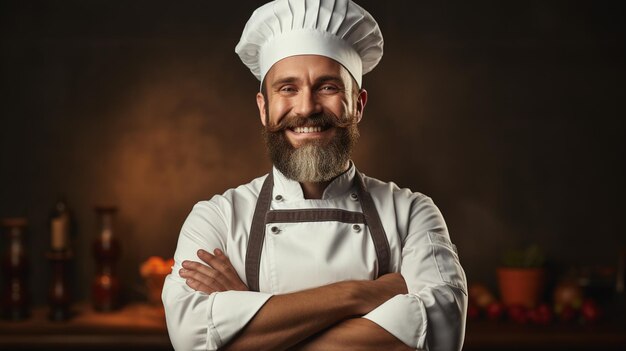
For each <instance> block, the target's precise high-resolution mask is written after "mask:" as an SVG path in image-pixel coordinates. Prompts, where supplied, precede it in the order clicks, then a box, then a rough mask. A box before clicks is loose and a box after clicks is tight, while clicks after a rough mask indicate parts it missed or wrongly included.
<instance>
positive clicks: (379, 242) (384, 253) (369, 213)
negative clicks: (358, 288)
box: [355, 170, 391, 277]
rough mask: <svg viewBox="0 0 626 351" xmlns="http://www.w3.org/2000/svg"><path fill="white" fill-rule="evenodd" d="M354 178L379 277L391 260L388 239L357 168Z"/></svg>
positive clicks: (384, 272)
mask: <svg viewBox="0 0 626 351" xmlns="http://www.w3.org/2000/svg"><path fill="white" fill-rule="evenodd" d="M355 179H356V183H357V193H358V195H359V199H361V208H362V209H363V215H365V222H366V223H367V226H368V227H369V230H370V235H371V236H372V241H373V242H374V249H375V250H376V258H377V261H378V274H377V277H380V276H383V275H385V274H387V273H389V261H390V260H391V249H390V248H389V240H387V234H386V233H385V228H383V223H382V222H381V221H380V217H379V216H378V211H376V205H375V204H374V200H373V199H372V195H371V194H370V193H369V192H368V191H367V188H366V186H365V181H364V180H363V175H362V174H361V172H359V171H358V170H356V177H355Z"/></svg>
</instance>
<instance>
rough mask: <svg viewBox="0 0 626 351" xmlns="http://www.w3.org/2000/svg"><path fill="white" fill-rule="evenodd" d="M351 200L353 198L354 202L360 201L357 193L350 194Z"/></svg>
mask: <svg viewBox="0 0 626 351" xmlns="http://www.w3.org/2000/svg"><path fill="white" fill-rule="evenodd" d="M350 198H351V199H352V200H354V201H356V200H358V199H359V197H358V196H357V194H356V193H352V194H350Z"/></svg>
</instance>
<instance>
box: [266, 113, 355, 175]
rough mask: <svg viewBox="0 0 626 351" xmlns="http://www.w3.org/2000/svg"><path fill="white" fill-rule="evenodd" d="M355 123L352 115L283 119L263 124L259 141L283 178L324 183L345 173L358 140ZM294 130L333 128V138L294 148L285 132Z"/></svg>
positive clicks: (308, 142) (309, 142) (323, 115)
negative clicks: (270, 123)
mask: <svg viewBox="0 0 626 351" xmlns="http://www.w3.org/2000/svg"><path fill="white" fill-rule="evenodd" d="M268 112H269V111H268ZM267 116H269V114H267ZM355 121H356V118H355V117H354V116H344V117H343V118H341V119H340V118H338V117H336V116H335V115H332V114H316V115H312V116H308V117H289V116H286V117H285V118H283V119H282V120H281V121H280V122H279V124H277V125H275V126H270V125H269V121H267V122H268V123H266V126H267V127H264V128H263V138H264V139H265V144H266V146H267V149H268V153H269V156H270V159H271V160H272V163H273V164H274V166H275V167H276V168H277V169H278V170H279V171H280V172H281V173H282V174H283V175H285V177H287V178H289V179H292V180H295V181H297V182H301V183H303V182H325V181H330V180H332V179H333V178H335V177H337V176H338V175H340V174H341V173H343V172H344V171H345V170H346V165H347V164H348V162H349V160H350V155H351V154H352V149H353V148H354V145H356V142H357V141H358V139H359V130H358V127H357V124H356V122H355ZM295 127H322V129H323V130H325V129H327V128H331V127H334V128H335V135H334V136H333V137H332V139H331V140H330V141H326V140H311V141H307V142H305V143H304V144H302V145H300V146H299V147H297V148H296V147H294V146H293V145H292V144H291V142H290V141H289V140H288V139H287V136H286V133H285V131H286V129H288V128H295Z"/></svg>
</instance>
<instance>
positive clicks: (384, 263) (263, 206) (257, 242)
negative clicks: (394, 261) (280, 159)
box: [245, 170, 391, 291]
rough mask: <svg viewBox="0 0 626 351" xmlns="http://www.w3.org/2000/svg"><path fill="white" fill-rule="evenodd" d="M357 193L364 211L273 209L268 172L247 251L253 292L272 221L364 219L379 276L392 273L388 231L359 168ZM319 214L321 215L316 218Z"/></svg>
mask: <svg viewBox="0 0 626 351" xmlns="http://www.w3.org/2000/svg"><path fill="white" fill-rule="evenodd" d="M355 181H356V185H357V193H358V196H359V199H360V201H361V208H362V209H363V214H362V215H361V214H355V213H353V212H347V211H343V210H333V209H330V210H277V211H270V204H271V202H272V191H273V188H274V176H273V171H272V172H270V173H269V174H268V176H267V177H266V178H265V181H264V182H263V186H262V187H261V192H260V193H259V198H258V200H257V203H256V207H255V209H254V215H253V217H252V225H251V227H250V237H249V238H248V248H247V251H246V262H245V265H246V281H247V283H248V289H250V291H259V274H260V269H261V252H262V251H263V241H264V239H265V225H266V223H267V222H268V221H269V222H270V223H271V222H284V223H287V222H300V221H307V222H315V221H318V220H322V219H323V220H339V221H341V222H346V223H359V222H360V221H361V220H362V221H363V223H365V224H367V226H368V227H369V232H370V236H371V237H372V241H373V242H374V249H375V250H376V258H377V262H378V271H377V277H380V276H382V275H384V274H387V273H389V261H390V259H391V250H390V248H389V241H388V240H387V234H386V233H385V229H384V228H383V225H382V222H381V221H380V217H379V216H378V211H376V205H375V204H374V200H373V199H372V196H371V195H370V193H369V192H367V189H366V187H365V182H364V181H363V176H362V175H361V173H360V172H359V171H358V170H356V177H355ZM311 216H313V217H317V216H319V217H320V218H313V217H311Z"/></svg>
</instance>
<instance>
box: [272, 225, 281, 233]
mask: <svg viewBox="0 0 626 351" xmlns="http://www.w3.org/2000/svg"><path fill="white" fill-rule="evenodd" d="M270 230H271V231H272V233H273V234H278V233H279V232H280V229H278V227H277V226H273V227H272V228H270Z"/></svg>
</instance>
